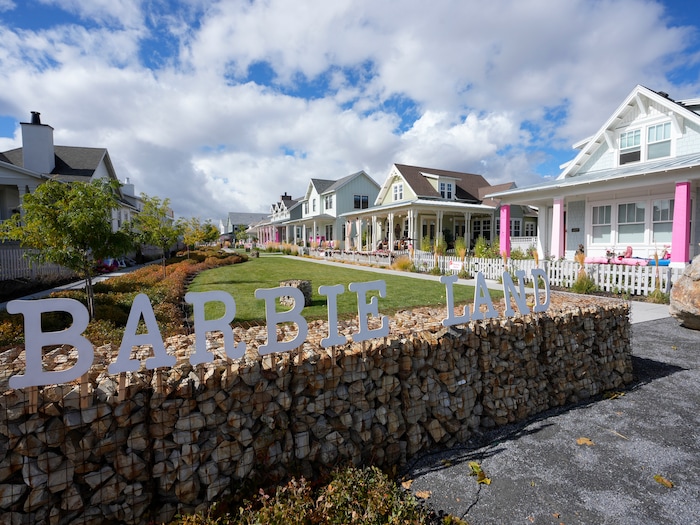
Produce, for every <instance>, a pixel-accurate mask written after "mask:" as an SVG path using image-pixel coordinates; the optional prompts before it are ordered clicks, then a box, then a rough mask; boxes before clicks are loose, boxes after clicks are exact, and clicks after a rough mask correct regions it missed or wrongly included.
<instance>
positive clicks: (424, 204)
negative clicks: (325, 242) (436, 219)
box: [340, 199, 496, 217]
mask: <svg viewBox="0 0 700 525" xmlns="http://www.w3.org/2000/svg"><path fill="white" fill-rule="evenodd" d="M411 208H416V209H419V210H423V211H424V210H426V209H427V210H431V209H442V210H443V211H453V212H455V213H466V212H470V211H471V212H489V213H490V212H493V211H494V210H495V209H496V208H495V206H490V205H487V204H472V203H466V202H455V201H447V200H438V199H414V200H411V201H403V202H395V203H391V204H385V205H383V206H373V207H371V208H365V209H364V210H353V211H349V212H346V213H343V214H341V215H340V217H357V216H360V215H361V216H368V215H378V214H382V213H390V212H392V211H403V210H409V209H411Z"/></svg>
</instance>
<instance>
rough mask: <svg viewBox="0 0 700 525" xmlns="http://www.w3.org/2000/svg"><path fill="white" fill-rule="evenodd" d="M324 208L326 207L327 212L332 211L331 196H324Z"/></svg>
mask: <svg viewBox="0 0 700 525" xmlns="http://www.w3.org/2000/svg"><path fill="white" fill-rule="evenodd" d="M324 206H325V207H326V209H327V210H332V209H333V195H332V194H331V195H326V197H325V199H324Z"/></svg>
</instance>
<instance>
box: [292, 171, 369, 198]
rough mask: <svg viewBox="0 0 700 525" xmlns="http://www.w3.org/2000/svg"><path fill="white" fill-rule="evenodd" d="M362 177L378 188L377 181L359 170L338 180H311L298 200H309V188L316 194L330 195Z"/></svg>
mask: <svg viewBox="0 0 700 525" xmlns="http://www.w3.org/2000/svg"><path fill="white" fill-rule="evenodd" d="M362 176H364V177H365V178H366V179H367V180H368V181H370V182H371V183H372V184H374V185H375V186H376V187H377V188H379V184H378V183H377V181H375V180H374V179H373V178H372V177H370V176H369V175H367V173H365V171H364V170H360V171H358V172H356V173H352V174H350V175H346V176H345V177H342V178H340V179H338V180H328V179H311V180H310V181H309V185H308V187H307V189H306V194H305V195H304V197H302V198H301V199H300V200H306V199H308V198H309V195H310V193H311V187H312V186H313V187H314V188H316V192H317V193H318V194H319V195H324V194H326V193H332V192H334V191H338V190H339V189H340V188H342V187H343V186H345V185H346V184H348V183H349V182H350V181H352V180H354V179H356V178H358V177H362Z"/></svg>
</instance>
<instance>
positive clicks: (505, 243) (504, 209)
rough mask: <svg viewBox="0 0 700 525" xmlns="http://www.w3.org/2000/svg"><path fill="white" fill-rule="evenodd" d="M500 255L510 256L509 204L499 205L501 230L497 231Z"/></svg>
mask: <svg viewBox="0 0 700 525" xmlns="http://www.w3.org/2000/svg"><path fill="white" fill-rule="evenodd" d="M499 240H500V243H501V245H500V250H499V251H500V253H501V257H503V254H505V256H506V257H510V204H504V205H503V206H501V231H500V233H499Z"/></svg>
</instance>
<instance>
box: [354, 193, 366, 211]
mask: <svg viewBox="0 0 700 525" xmlns="http://www.w3.org/2000/svg"><path fill="white" fill-rule="evenodd" d="M353 201H354V202H353V207H354V208H355V209H356V210H364V209H367V208H369V196H367V195H355V196H354V199H353Z"/></svg>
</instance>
